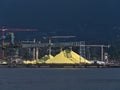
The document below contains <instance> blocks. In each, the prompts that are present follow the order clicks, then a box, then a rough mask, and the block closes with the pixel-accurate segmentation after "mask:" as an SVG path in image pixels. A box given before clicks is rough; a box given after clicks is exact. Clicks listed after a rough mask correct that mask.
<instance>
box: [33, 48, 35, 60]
mask: <svg viewBox="0 0 120 90" xmlns="http://www.w3.org/2000/svg"><path fill="white" fill-rule="evenodd" d="M33 60H35V48H33Z"/></svg>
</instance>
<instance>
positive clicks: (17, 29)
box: [0, 26, 37, 59]
mask: <svg viewBox="0 0 120 90" xmlns="http://www.w3.org/2000/svg"><path fill="white" fill-rule="evenodd" d="M0 30H1V31H2V59H4V49H5V43H4V39H5V31H37V29H29V28H6V27H5V26H3V27H2V28H1V29H0Z"/></svg>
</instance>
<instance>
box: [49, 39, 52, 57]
mask: <svg viewBox="0 0 120 90" xmlns="http://www.w3.org/2000/svg"><path fill="white" fill-rule="evenodd" d="M51 43H52V41H51V38H49V55H51Z"/></svg>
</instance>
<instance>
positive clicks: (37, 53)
mask: <svg viewBox="0 0 120 90" xmlns="http://www.w3.org/2000/svg"><path fill="white" fill-rule="evenodd" d="M38 53H39V52H38V48H37V47H36V58H35V59H36V60H38Z"/></svg>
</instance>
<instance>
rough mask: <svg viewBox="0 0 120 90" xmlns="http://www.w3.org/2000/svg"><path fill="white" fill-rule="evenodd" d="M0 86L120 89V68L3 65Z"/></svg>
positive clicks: (7, 89)
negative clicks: (5, 66) (55, 67)
mask: <svg viewBox="0 0 120 90" xmlns="http://www.w3.org/2000/svg"><path fill="white" fill-rule="evenodd" d="M0 90H120V68H104V69H103V68H89V69H88V68H87V69H83V68H82V69H41V68H0Z"/></svg>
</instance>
